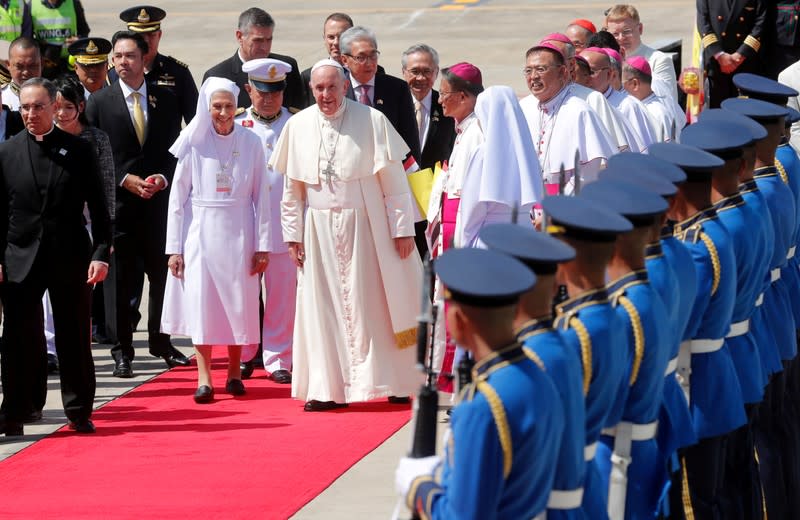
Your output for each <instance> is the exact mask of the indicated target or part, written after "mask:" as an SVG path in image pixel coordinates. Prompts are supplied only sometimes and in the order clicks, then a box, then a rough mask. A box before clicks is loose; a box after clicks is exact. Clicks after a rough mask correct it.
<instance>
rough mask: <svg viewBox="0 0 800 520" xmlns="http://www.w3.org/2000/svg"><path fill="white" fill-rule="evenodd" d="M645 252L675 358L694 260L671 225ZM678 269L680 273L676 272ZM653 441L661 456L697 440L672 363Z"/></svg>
mask: <svg viewBox="0 0 800 520" xmlns="http://www.w3.org/2000/svg"><path fill="white" fill-rule="evenodd" d="M645 255H646V257H645V265H646V266H647V276H648V278H649V279H650V285H651V286H652V287H653V289H654V290H655V291H656V293H657V294H658V295H659V297H660V298H661V302H662V303H663V304H664V307H665V310H666V312H667V323H668V326H665V327H663V329H664V333H665V334H668V338H667V341H668V347H669V358H670V360H673V359H674V360H675V361H677V357H678V348H679V347H680V342H681V341H682V340H683V330H684V329H685V328H686V321H688V318H689V312H690V311H691V308H692V302H693V301H694V295H695V293H696V292H697V280H696V279H695V276H696V275H695V271H694V262H692V256H691V255H690V254H689V251H688V250H687V249H686V246H684V245H683V243H682V242H681V241H680V240H678V239H676V238H675V237H674V236H672V227H668V228H666V230H665V231H664V232H663V233H662V236H661V240H660V241H659V242H657V243H655V244H651V245H650V246H648V248H647V250H646V251H645ZM678 272H680V273H681V274H680V275H678ZM684 300H685V301H684ZM656 441H657V442H658V446H659V449H660V450H661V452H662V453H663V454H664V456H665V457H667V456H669V455H670V454H672V453H674V452H675V450H677V449H678V448H681V447H683V446H689V445H691V444H694V443H696V442H697V436H696V435H695V434H694V428H693V426H692V417H691V415H690V414H689V403H687V402H686V397H685V396H684V395H683V390H682V389H681V386H680V384H679V383H678V380H677V379H675V369H674V366H673V367H671V370H670V371H669V372H668V373H667V372H666V370H665V375H664V394H663V400H662V404H661V411H660V413H659V416H658V433H657V434H656Z"/></svg>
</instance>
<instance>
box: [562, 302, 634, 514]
mask: <svg viewBox="0 0 800 520" xmlns="http://www.w3.org/2000/svg"><path fill="white" fill-rule="evenodd" d="M555 326H556V328H557V329H558V330H560V331H561V334H562V336H563V338H564V340H565V342H566V343H567V345H569V347H570V348H572V349H573V351H574V352H576V353H577V355H578V356H579V357H580V358H581V366H582V371H581V373H582V382H583V393H584V396H585V402H586V446H587V448H588V449H589V450H591V449H594V448H596V443H597V441H598V440H599V439H600V430H602V429H603V427H604V426H605V425H606V421H607V419H608V417H609V415H610V414H611V413H612V411H613V406H614V403H615V402H618V401H619V398H618V395H619V393H620V388H621V386H622V384H621V383H622V381H623V378H624V377H625V375H626V374H627V373H628V368H627V366H626V360H627V358H628V352H627V349H626V339H625V331H624V329H623V328H622V327H621V324H620V323H619V321H618V320H617V316H616V312H615V311H614V308H613V307H612V306H611V303H610V302H609V301H608V293H607V292H606V290H605V288H602V289H594V290H591V291H587V292H584V293H582V294H579V295H577V296H575V297H573V298H570V299H569V300H567V301H565V302H563V303H561V304H559V305H558V306H557V307H556V319H555ZM587 454H588V455H589V456H591V453H590V452H588V451H587ZM589 456H587V457H586V459H589V458H590V457H589ZM591 461H592V462H591V464H589V465H588V466H587V468H586V479H585V480H584V491H583V509H584V511H586V512H587V513H589V512H591V515H592V516H591V518H593V519H600V520H602V519H603V518H606V517H607V516H606V513H605V511H606V498H607V496H608V489H602V486H601V484H600V474H599V471H598V468H597V465H596V464H595V463H594V457H593V456H591ZM587 462H588V460H587Z"/></svg>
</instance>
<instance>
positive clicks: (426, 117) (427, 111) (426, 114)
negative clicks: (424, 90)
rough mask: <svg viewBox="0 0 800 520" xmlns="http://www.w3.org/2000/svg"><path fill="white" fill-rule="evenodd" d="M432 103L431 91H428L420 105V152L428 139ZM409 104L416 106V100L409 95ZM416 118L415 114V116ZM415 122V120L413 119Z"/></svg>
mask: <svg viewBox="0 0 800 520" xmlns="http://www.w3.org/2000/svg"><path fill="white" fill-rule="evenodd" d="M432 102H433V91H432V90H429V91H428V94H426V95H425V97H424V98H422V101H420V104H421V106H422V128H421V129H420V134H419V149H420V151H422V150H423V149H424V148H425V140H426V138H427V137H428V128H429V127H430V124H431V103H432ZM411 103H412V104H413V105H416V103H417V98H415V97H414V94H411ZM415 116H416V114H415ZM415 120H416V118H415Z"/></svg>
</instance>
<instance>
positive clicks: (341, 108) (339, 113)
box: [317, 99, 347, 121]
mask: <svg viewBox="0 0 800 520" xmlns="http://www.w3.org/2000/svg"><path fill="white" fill-rule="evenodd" d="M346 108H347V99H344V100H342V104H341V105H339V108H337V109H336V112H334V114H333V115H332V116H329V115H327V114H326V113H325V112H323V111H322V110H319V106H317V110H319V115H321V116H322V117H324V118H325V119H327V120H328V121H335V120H337V119H339V118H340V117H342V115H343V114H344V111H345V109H346Z"/></svg>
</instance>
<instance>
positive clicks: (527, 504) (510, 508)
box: [407, 343, 564, 520]
mask: <svg viewBox="0 0 800 520" xmlns="http://www.w3.org/2000/svg"><path fill="white" fill-rule="evenodd" d="M472 375H473V382H472V383H471V384H470V385H469V386H468V387H467V388H466V389H465V390H464V391H463V392H462V394H461V398H462V400H461V402H460V403H459V404H458V405H457V406H456V407H455V408H454V409H453V415H452V417H451V423H450V428H451V432H452V435H450V437H449V440H448V441H447V444H446V446H445V456H444V461H443V463H442V465H441V466H440V468H439V470H437V471H436V473H435V474H434V475H428V476H423V477H419V478H417V479H415V480H414V482H413V483H412V486H411V489H410V491H409V494H408V496H407V500H408V502H409V503H408V506H409V508H410V509H411V510H416V511H418V512H419V514H420V517H421V518H431V519H448V520H451V519H454V520H460V519H471V518H474V519H487V520H488V519H505V518H533V517H534V516H536V515H538V514H539V513H541V512H543V511H544V510H545V507H546V505H547V499H548V496H549V494H550V489H551V488H552V485H553V475H554V473H555V466H556V463H557V457H558V451H559V443H560V441H561V437H562V432H563V429H564V412H563V410H562V406H561V399H560V398H559V396H558V391H557V390H556V388H555V386H553V383H552V381H551V380H550V377H549V376H548V375H547V374H546V373H545V371H544V369H543V368H541V367H539V366H538V365H537V364H536V363H535V362H534V361H533V360H531V359H529V358H528V356H527V355H526V354H525V352H524V351H523V349H522V346H521V345H520V344H519V343H513V344H512V345H510V346H508V347H506V348H503V349H501V350H498V351H496V352H494V353H492V354H491V355H490V356H488V357H486V358H484V359H482V360H480V361H479V362H478V363H477V364H476V365H475V367H474V369H473V373H472Z"/></svg>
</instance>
